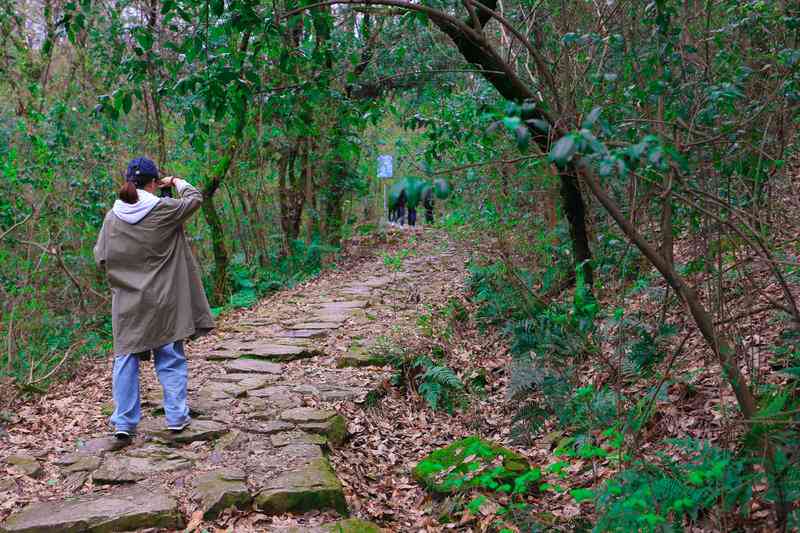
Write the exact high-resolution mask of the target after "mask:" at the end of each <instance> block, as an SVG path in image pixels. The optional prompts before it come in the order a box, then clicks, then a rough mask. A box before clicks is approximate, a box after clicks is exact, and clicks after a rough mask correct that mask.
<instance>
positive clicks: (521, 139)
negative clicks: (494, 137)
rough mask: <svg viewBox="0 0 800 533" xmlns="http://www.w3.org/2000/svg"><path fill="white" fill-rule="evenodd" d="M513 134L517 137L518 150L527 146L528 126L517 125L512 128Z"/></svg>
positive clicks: (528, 139) (529, 133) (528, 138)
mask: <svg viewBox="0 0 800 533" xmlns="http://www.w3.org/2000/svg"><path fill="white" fill-rule="evenodd" d="M514 134H515V135H516V137H517V147H518V148H519V149H520V150H524V149H525V148H527V147H528V144H529V143H530V140H531V132H530V130H528V127H527V126H517V128H516V129H515V130H514Z"/></svg>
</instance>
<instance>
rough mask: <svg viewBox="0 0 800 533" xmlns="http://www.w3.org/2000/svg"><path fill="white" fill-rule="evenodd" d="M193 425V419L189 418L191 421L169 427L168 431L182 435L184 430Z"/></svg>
mask: <svg viewBox="0 0 800 533" xmlns="http://www.w3.org/2000/svg"><path fill="white" fill-rule="evenodd" d="M191 423H192V419H191V418H189V419H187V420H186V422H184V423H182V424H178V425H177V426H167V429H168V430H170V431H172V432H173V433H180V432H181V431H183V430H184V429H186V428H187V427H189V424H191Z"/></svg>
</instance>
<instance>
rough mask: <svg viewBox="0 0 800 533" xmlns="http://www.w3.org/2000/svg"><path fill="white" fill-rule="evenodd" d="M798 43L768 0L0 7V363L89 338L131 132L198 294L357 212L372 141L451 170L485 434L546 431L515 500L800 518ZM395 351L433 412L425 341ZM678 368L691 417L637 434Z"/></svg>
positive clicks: (50, 362)
mask: <svg viewBox="0 0 800 533" xmlns="http://www.w3.org/2000/svg"><path fill="white" fill-rule="evenodd" d="M799 42H800V11H799V10H798V8H797V6H796V5H795V4H793V3H790V2H764V1H762V0H747V1H738V0H718V1H716V2H699V1H697V0H687V1H684V2H677V1H675V0H654V1H646V2H644V1H633V2H622V1H613V0H611V1H606V2H559V1H550V0H542V1H535V2H530V1H527V0H519V1H516V2H510V3H500V2H497V1H496V0H487V1H485V2H476V1H474V0H465V1H464V2H463V4H462V3H457V2H450V3H448V2H442V1H438V0H437V1H431V2H423V3H410V2H406V1H404V0H371V1H369V2H366V1H361V0H341V1H339V2H335V1H334V2H320V3H302V2H295V1H293V0H286V1H285V2H276V3H275V2H261V1H260V0H228V1H223V0H115V1H93V0H81V1H80V2H67V1H62V0H31V1H26V2H15V3H10V2H7V3H4V4H2V5H0V73H2V79H0V173H2V180H1V181H0V305H1V308H2V320H1V321H0V325H1V326H2V327H1V328H0V332H2V337H3V343H2V346H3V348H2V351H0V354H2V357H0V373H1V374H0V375H3V376H9V377H13V379H14V380H15V381H16V382H17V383H18V384H19V386H21V387H27V389H28V390H31V389H35V388H36V386H37V384H40V383H43V382H45V381H47V380H48V379H50V378H51V377H52V376H53V375H54V371H55V370H58V369H59V368H61V365H62V364H63V363H64V362H65V361H67V360H70V359H72V358H76V357H79V356H80V355H82V354H86V353H104V352H105V351H106V350H107V349H108V341H109V334H110V332H109V328H110V326H109V321H108V318H107V312H108V298H107V296H106V293H107V290H106V287H105V281H104V279H103V277H102V274H101V273H100V272H98V271H97V270H96V269H95V268H94V265H93V263H92V260H91V248H92V246H93V244H94V239H95V237H96V234H97V231H98V229H99V226H100V224H101V222H102V217H103V215H104V213H105V211H106V209H107V208H108V207H109V205H110V203H111V201H112V200H113V198H114V194H115V190H116V187H117V186H118V185H119V182H120V178H119V175H120V171H121V169H123V168H124V165H125V162H126V160H127V159H128V158H129V157H131V156H132V155H138V154H140V153H148V154H150V155H152V157H154V158H156V159H157V160H158V162H159V164H160V165H161V166H162V168H163V169H165V171H166V172H168V173H173V174H176V175H181V176H184V177H187V178H188V179H189V180H190V181H192V182H194V183H196V184H197V185H199V186H200V188H201V189H202V190H203V192H204V195H205V202H204V204H203V213H202V217H197V218H196V219H194V220H193V221H192V222H191V223H190V228H189V232H190V233H191V234H192V235H193V236H194V240H193V245H194V247H195V251H196V253H197V256H198V257H199V259H200V261H201V264H202V266H203V270H204V274H205V277H206V285H207V292H208V294H209V297H210V299H211V300H212V302H213V305H214V306H215V307H217V308H219V309H222V308H224V307H231V306H233V307H236V306H246V305H250V304H252V303H253V302H254V301H255V300H256V298H257V297H258V296H259V295H261V294H264V293H266V292H267V291H271V290H274V289H276V288H278V287H281V286H283V285H286V284H291V283H294V282H296V281H297V280H299V279H302V278H303V277H304V276H308V275H311V274H313V273H315V272H317V271H318V270H319V269H320V268H321V267H322V265H323V263H324V262H325V261H324V257H323V256H324V255H326V254H330V253H333V252H334V251H335V250H336V249H337V247H338V246H339V245H340V244H341V241H342V238H346V237H347V236H349V235H351V234H352V232H353V229H354V226H356V225H358V224H361V223H363V222H367V223H370V224H376V223H377V222H378V220H379V219H380V218H381V217H382V215H383V213H382V210H381V206H382V202H383V195H384V194H385V193H384V186H383V183H381V182H380V181H379V180H377V178H375V165H374V162H375V159H374V158H375V156H376V155H378V154H380V153H385V152H387V151H388V152H392V153H394V154H395V156H396V159H397V165H396V170H397V171H398V175H401V176H403V177H405V176H408V175H414V176H420V177H421V178H422V179H423V180H428V181H429V183H430V184H431V185H432V186H434V187H440V185H435V184H436V183H439V182H434V180H435V179H436V178H440V177H443V176H444V177H448V178H450V183H451V184H452V185H453V192H454V198H453V199H451V200H449V203H448V211H447V214H446V216H445V217H444V218H443V219H442V220H440V221H439V224H440V225H441V226H442V227H444V228H446V229H447V230H449V231H451V232H452V233H453V235H456V236H457V237H459V238H461V239H463V240H464V241H465V242H469V243H472V244H475V243H480V244H481V245H485V249H489V250H490V252H489V253H487V254H484V255H483V256H482V257H476V261H475V263H474V264H473V265H472V277H471V295H472V299H473V302H475V303H476V304H478V305H479V307H480V310H479V315H478V317H477V318H478V319H479V321H481V323H482V324H483V325H485V326H486V327H500V328H503V329H504V331H505V332H506V335H507V338H508V340H509V343H510V346H511V353H512V358H513V364H512V366H511V368H510V369H509V373H510V383H509V396H510V398H511V399H512V400H513V402H514V404H515V405H517V406H518V409H517V415H516V420H517V423H516V425H515V427H514V431H515V435H516V436H517V437H518V438H519V441H520V442H521V443H523V444H525V443H531V442H534V441H535V440H536V439H540V438H542V436H543V435H547V434H550V435H553V438H554V439H556V445H555V446H554V447H553V456H554V457H553V463H552V464H551V465H549V466H547V467H545V465H542V466H543V468H542V469H541V471H539V470H537V476H538V475H539V473H541V475H542V479H541V480H539V479H538V478H537V480H536V481H537V483H538V482H540V483H539V486H538V487H537V489H538V490H539V491H556V492H569V493H570V494H571V497H572V498H573V500H574V501H575V502H576V503H578V504H583V505H584V506H585V507H584V508H585V509H587V512H590V513H592V520H591V522H592V523H593V524H595V525H594V527H595V529H596V530H598V531H606V530H616V531H631V530H636V529H642V530H658V531H668V530H682V529H683V528H685V527H689V526H692V525H695V524H701V525H703V526H704V527H709V528H715V529H718V530H735V529H742V528H747V527H750V526H751V525H752V524H753V523H754V522H756V521H758V520H762V521H766V522H768V523H769V524H770V526H769V527H773V528H776V529H780V528H790V527H795V528H796V527H800V516H799V515H798V510H797V503H798V500H800V478H798V471H800V469H798V468H797V460H798V449H797V442H798V435H797V432H796V428H797V425H798V423H800V418H798V417H799V416H800V415H798V413H800V404H799V403H798V401H799V400H798V390H797V385H798V383H797V379H798V377H800V371H798V369H800V337H799V336H798V333H797V331H798V328H799V327H800V311H799V310H798V306H797V303H796V299H795V295H796V294H797V287H798V282H799V281H800V279H798V273H799V270H798V254H800V249H798V244H797V243H798V238H799V237H800V235H798V231H799V230H800V221H798V220H797V217H796V213H797V208H798V201H797V198H798V195H797V178H796V176H795V175H793V172H792V171H791V169H793V168H794V167H793V165H792V161H793V159H792V154H793V151H794V150H795V149H796V143H797V137H796V128H797V124H798V119H797V116H798V114H797V109H798V105H799V104H800V44H798V43H799ZM795 166H796V165H795ZM794 173H796V168H794ZM420 183H422V181H420ZM441 187H444V186H441ZM422 190H423V189H422V188H420V190H419V191H417V192H420V193H421V191H422ZM413 196H414V199H417V196H418V195H417V194H416V193H415V194H414V195H413ZM363 227H367V226H363ZM369 227H374V226H369ZM476 248H477V246H476ZM482 249H483V248H482ZM401 260H402V258H398V257H387V258H386V261H387V265H388V264H391V262H392V261H401ZM448 312H455V311H453V310H451V311H448ZM421 326H423V327H424V326H425V324H424V323H421ZM431 337H435V338H436V342H438V343H446V338H445V337H443V336H442V335H441V334H440V333H437V334H436V335H434V334H433V333H432V334H431ZM434 344H435V343H434ZM396 356H397V357H395V359H394V362H395V367H396V370H397V376H396V382H397V383H405V384H410V385H411V387H412V388H413V389H414V390H415V391H417V392H419V394H420V395H421V396H423V397H424V398H425V399H426V400H427V402H428V404H429V405H430V406H431V407H432V408H433V409H443V410H445V411H450V412H452V411H453V410H455V409H457V408H459V407H460V406H461V405H463V403H464V402H465V400H464V395H465V394H466V391H467V390H468V389H469V388H470V386H469V384H468V383H465V379H464V375H460V374H463V373H461V372H455V371H454V369H452V368H449V367H448V366H447V364H446V361H444V360H443V357H441V354H440V353H438V352H436V351H435V350H432V351H431V352H430V353H415V354H407V353H404V352H402V350H400V351H399V352H397V354H396ZM587 376H590V377H591V379H588V378H587ZM706 380H710V381H713V382H714V383H715V384H716V385H717V387H718V389H717V391H718V397H717V398H716V400H715V401H714V403H713V409H712V410H714V416H718V420H716V421H715V422H714V424H713V427H714V428H715V429H714V431H715V433H714V434H713V435H712V437H713V439H712V438H709V436H708V435H706V436H703V437H695V436H693V435H691V434H687V433H685V432H684V433H682V432H680V431H677V430H676V431H665V432H664V434H662V435H659V434H657V432H656V431H655V430H654V428H655V427H656V426H657V425H658V424H659V422H660V420H661V417H660V415H659V412H658V409H657V406H659V405H666V404H669V403H671V402H678V400H686V399H687V398H691V397H692V396H693V395H695V394H698V393H697V392H696V391H697V389H698V388H699V387H700V386H701V383H705V382H706ZM645 440H646V441H648V442H649V443H650V444H651V445H650V446H648V447H642V446H641V445H642V443H643V442H644V441H645ZM712 441H713V442H712ZM601 463H602V464H603V465H605V466H606V467H608V468H613V470H614V472H613V475H606V476H599V475H596V471H597V466H598V465H599V464H601ZM585 464H590V465H591V466H592V476H591V480H590V481H589V482H586V480H585V479H584V480H583V481H582V482H581V483H582V486H577V485H580V484H581V483H577V482H576V483H572V484H569V483H567V482H566V481H564V478H565V477H566V476H567V474H566V473H565V472H567V471H575V470H576V469H580V466H581V465H585ZM609 465H611V466H609ZM573 467H574V468H573ZM529 481H530V480H525V481H524V482H521V485H520V486H521V487H522V489H520V491H518V492H515V493H514V495H515V498H517V499H518V500H519V501H520V502H524V493H525V491H527V490H528V484H529ZM531 490H532V489H531ZM475 505H479V504H475ZM589 507H590V508H591V509H590V510H589ZM756 509H768V511H769V512H768V513H766V514H767V515H768V516H766V517H764V515H763V514H758V516H756V514H757V513H755V510H756ZM506 512H507V515H508V517H510V518H508V519H509V520H511V521H515V523H517V524H518V525H519V524H524V525H525V527H530V529H531V530H536V529H538V528H541V527H544V526H543V524H542V521H541V520H539V519H538V518H537V517H536V516H534V515H532V514H531V513H530V512H529V510H528V509H526V508H525V506H524V505H521V506H518V507H514V508H509V509H506Z"/></svg>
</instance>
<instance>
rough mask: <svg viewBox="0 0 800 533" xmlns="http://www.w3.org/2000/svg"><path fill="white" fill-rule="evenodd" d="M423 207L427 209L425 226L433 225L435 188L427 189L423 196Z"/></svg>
mask: <svg viewBox="0 0 800 533" xmlns="http://www.w3.org/2000/svg"><path fill="white" fill-rule="evenodd" d="M422 205H423V207H425V224H433V187H427V188H426V189H425V192H424V193H423V194H422Z"/></svg>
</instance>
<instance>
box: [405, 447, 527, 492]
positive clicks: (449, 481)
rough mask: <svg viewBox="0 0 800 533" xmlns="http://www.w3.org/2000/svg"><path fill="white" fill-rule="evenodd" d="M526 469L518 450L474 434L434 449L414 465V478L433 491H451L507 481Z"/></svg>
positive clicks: (525, 463) (524, 461) (523, 459)
mask: <svg viewBox="0 0 800 533" xmlns="http://www.w3.org/2000/svg"><path fill="white" fill-rule="evenodd" d="M528 470H530V465H529V464H528V461H527V460H525V458H524V457H522V456H521V455H519V454H518V453H516V452H514V451H512V450H509V449H508V448H504V447H502V446H500V445H499V444H496V443H493V442H490V441H487V440H484V439H481V438H480V437H477V436H471V437H467V438H465V439H461V440H459V441H456V442H454V443H453V444H451V445H449V446H447V447H445V448H441V449H439V450H436V451H435V452H433V453H431V454H430V455H428V456H427V457H425V458H424V459H422V460H421V461H420V462H419V463H418V464H417V466H415V467H414V470H413V475H414V478H415V479H416V480H417V481H419V482H420V483H422V484H423V485H424V486H425V487H426V488H427V489H428V490H431V491H433V492H439V493H445V494H451V493H455V492H459V491H461V490H466V489H470V488H473V487H480V486H487V485H490V484H492V483H500V484H501V483H504V482H510V481H512V480H513V479H515V478H516V477H518V476H520V475H522V474H524V473H525V472H527V471H528Z"/></svg>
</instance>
